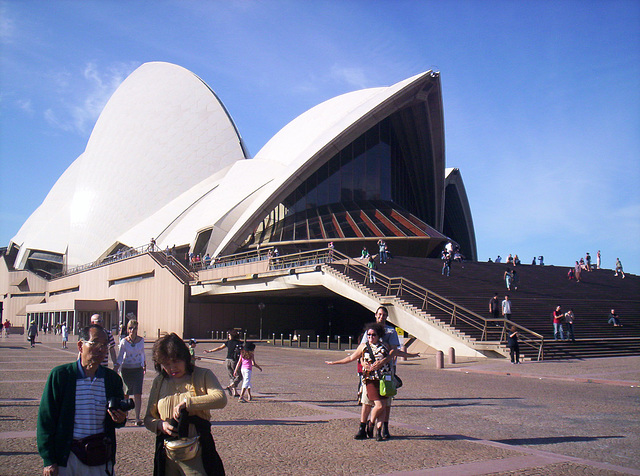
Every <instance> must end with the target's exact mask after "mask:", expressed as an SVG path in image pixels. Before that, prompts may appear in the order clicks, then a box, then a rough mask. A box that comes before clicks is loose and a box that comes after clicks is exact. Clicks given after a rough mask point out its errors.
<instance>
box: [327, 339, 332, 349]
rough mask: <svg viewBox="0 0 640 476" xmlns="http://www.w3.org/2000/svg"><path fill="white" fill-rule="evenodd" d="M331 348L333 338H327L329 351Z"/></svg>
mask: <svg viewBox="0 0 640 476" xmlns="http://www.w3.org/2000/svg"><path fill="white" fill-rule="evenodd" d="M330 348H331V336H327V350H329V349H330Z"/></svg>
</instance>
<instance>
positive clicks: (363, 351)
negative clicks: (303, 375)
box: [325, 323, 420, 441]
mask: <svg viewBox="0 0 640 476" xmlns="http://www.w3.org/2000/svg"><path fill="white" fill-rule="evenodd" d="M365 334H366V336H367V343H365V344H360V345H359V346H358V348H357V349H356V351H355V352H354V353H353V354H351V355H349V356H347V357H345V358H344V359H341V360H335V361H325V363H327V364H328V365H335V364H346V363H349V362H353V361H354V360H356V359H361V362H362V369H363V372H362V385H363V388H364V391H366V392H367V397H368V398H369V400H370V401H372V402H373V409H372V410H371V414H370V417H369V418H370V420H369V422H367V421H363V420H365V418H366V417H365V415H366V414H367V413H368V411H367V410H366V409H365V408H364V407H365V405H363V406H362V407H363V410H362V413H361V417H360V429H359V430H358V433H356V435H355V437H354V438H355V439H357V440H361V439H364V438H367V437H369V438H372V437H373V425H374V424H375V422H376V420H378V417H379V416H380V415H381V413H382V412H383V411H384V405H383V403H384V400H385V399H387V398H390V397H392V396H393V395H395V393H394V389H392V388H390V389H389V390H387V388H388V387H392V386H393V383H392V382H393V375H392V371H391V365H390V362H391V360H392V359H393V358H394V357H420V354H410V353H408V352H404V351H401V350H398V349H389V347H388V346H387V345H386V344H384V343H383V342H382V337H383V336H384V334H385V329H384V326H383V325H382V324H378V323H373V324H368V325H367V326H366V328H365ZM381 390H382V391H385V390H386V391H387V392H389V393H388V394H387V395H381ZM381 430H382V422H381V421H378V422H377V426H376V440H377V441H382V440H383V438H382V434H381Z"/></svg>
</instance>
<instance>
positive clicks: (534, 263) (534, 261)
mask: <svg viewBox="0 0 640 476" xmlns="http://www.w3.org/2000/svg"><path fill="white" fill-rule="evenodd" d="M535 265H536V257H535V256H534V257H533V261H532V262H531V266H535Z"/></svg>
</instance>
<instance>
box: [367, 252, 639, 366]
mask: <svg viewBox="0 0 640 476" xmlns="http://www.w3.org/2000/svg"><path fill="white" fill-rule="evenodd" d="M441 269H442V261H441V260H438V259H424V258H407V257H395V258H393V259H390V260H389V261H388V262H387V264H384V265H378V272H380V273H383V274H385V275H387V276H389V277H404V278H406V279H409V280H410V281H413V282H414V283H416V284H419V285H421V286H422V287H424V288H426V289H428V290H430V291H432V292H435V293H437V294H440V295H441V296H444V297H446V298H448V299H449V300H451V301H453V302H454V303H456V304H458V305H460V306H463V307H465V308H467V309H469V310H471V311H473V312H476V313H478V314H480V315H482V316H485V317H489V313H488V310H489V300H490V299H491V297H492V296H493V294H494V292H498V293H499V298H500V301H502V300H503V299H504V296H505V294H509V296H510V299H511V301H512V315H511V320H512V321H514V322H517V323H518V324H520V325H522V326H524V327H526V328H528V329H530V330H532V331H535V332H538V333H540V334H542V335H543V336H544V338H545V351H544V353H545V355H544V357H545V359H557V358H588V357H605V356H614V355H640V278H638V277H637V276H635V275H631V274H627V275H626V278H625V279H622V278H621V277H620V276H618V277H616V276H614V272H613V271H612V270H605V269H601V270H595V271H592V272H589V273H587V272H583V273H582V281H581V282H580V283H576V282H575V281H569V280H568V279H567V271H568V270H569V268H567V267H558V266H532V265H521V266H517V267H516V268H515V269H516V271H517V273H518V275H519V276H520V279H519V280H520V282H519V287H518V290H512V291H510V292H509V291H507V290H506V287H505V284H504V280H503V274H504V272H505V270H506V269H507V265H506V264H503V263H502V264H497V263H471V262H465V263H454V264H453V265H452V269H451V275H450V276H449V277H446V276H442V275H441ZM367 286H368V287H370V288H372V289H373V290H375V291H376V292H378V293H380V294H381V295H384V294H385V289H384V288H383V287H382V286H380V285H373V286H371V285H367ZM402 299H403V300H405V301H406V302H407V303H410V304H414V305H416V306H419V305H420V303H419V302H414V301H417V300H416V299H412V298H411V297H410V296H402ZM558 305H560V306H562V309H563V310H568V309H569V308H573V310H574V313H575V315H576V322H575V324H574V328H575V334H576V342H555V341H554V340H553V325H552V322H551V313H552V312H553V310H554V309H555V307H556V306H558ZM612 308H615V310H616V312H617V313H618V314H619V316H620V319H621V321H622V324H623V326H622V327H614V326H612V325H610V324H607V320H608V314H609V311H610V310H611V309H612ZM429 312H430V313H432V314H433V315H434V316H435V317H438V318H440V319H442V320H444V321H445V322H448V319H447V318H446V317H445V316H444V315H439V314H438V312H437V311H434V310H432V309H429ZM458 329H459V331H461V332H463V333H464V334H465V335H467V336H469V337H471V338H476V339H479V337H480V336H479V334H478V332H477V331H476V330H475V329H473V328H472V327H470V326H465V325H463V324H458ZM565 338H566V336H565ZM521 352H523V353H524V354H525V355H527V356H529V357H534V356H533V355H532V353H531V352H528V351H527V350H526V349H524V348H523V346H521Z"/></svg>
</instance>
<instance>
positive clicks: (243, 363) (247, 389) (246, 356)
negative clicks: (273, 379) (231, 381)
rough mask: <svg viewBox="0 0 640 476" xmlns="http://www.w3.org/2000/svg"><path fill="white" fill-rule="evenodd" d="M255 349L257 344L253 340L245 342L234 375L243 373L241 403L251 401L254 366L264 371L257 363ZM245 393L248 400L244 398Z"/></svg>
mask: <svg viewBox="0 0 640 476" xmlns="http://www.w3.org/2000/svg"><path fill="white" fill-rule="evenodd" d="M255 350H256V345H255V344H254V343H253V342H245V344H244V347H243V348H242V351H241V352H240V359H238V363H237V365H236V370H235V372H234V375H240V374H242V389H241V390H240V396H239V397H238V400H239V401H240V403H246V402H250V401H251V374H252V373H253V367H257V368H259V369H260V372H262V367H260V366H259V365H258V364H257V363H256V357H255ZM245 394H246V395H247V399H246V400H245V398H244V396H245Z"/></svg>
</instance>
